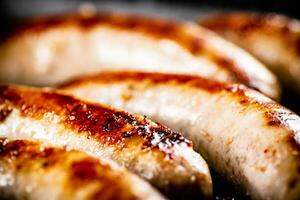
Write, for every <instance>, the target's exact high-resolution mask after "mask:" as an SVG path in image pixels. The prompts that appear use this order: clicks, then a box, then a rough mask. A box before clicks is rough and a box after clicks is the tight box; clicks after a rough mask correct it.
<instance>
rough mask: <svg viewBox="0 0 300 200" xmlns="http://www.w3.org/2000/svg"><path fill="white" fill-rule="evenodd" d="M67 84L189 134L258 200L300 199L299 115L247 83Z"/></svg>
mask: <svg viewBox="0 0 300 200" xmlns="http://www.w3.org/2000/svg"><path fill="white" fill-rule="evenodd" d="M61 89H64V90H65V92H66V93H68V94H73V95H76V96H77V97H80V98H82V99H85V100H90V101H93V102H102V103H107V104H110V105H114V106H116V107H118V108H122V109H126V110H129V111H131V112H135V113H139V114H143V115H147V116H149V117H150V118H152V119H153V120H157V121H160V122H161V123H164V124H166V125H167V126H169V127H171V128H173V129H174V130H177V131H180V132H182V133H183V135H184V136H186V137H187V138H189V139H191V140H192V141H193V143H194V148H195V149H196V150H197V151H199V152H200V153H201V155H203V157H204V158H205V159H206V160H207V161H208V163H209V165H210V166H211V167H212V168H213V169H214V170H215V171H217V172H218V173H220V174H221V175H223V176H225V177H226V178H227V179H228V180H229V181H230V182H231V183H233V184H234V185H235V186H236V187H237V188H238V189H240V190H243V191H244V192H245V193H247V194H249V195H250V196H251V197H252V198H253V199H274V200H285V199H291V200H292V199H295V200H296V199H298V198H299V195H300V171H299V169H300V162H299V161H300V146H299V142H300V119H299V117H298V116H297V115H296V114H294V113H293V112H291V111H290V110H288V109H286V108H284V107H282V106H280V105H279V104H277V103H275V102H274V101H272V100H270V99H269V98H267V97H265V96H263V95H261V94H260V93H258V92H255V91H253V90H251V89H248V88H246V87H245V86H243V85H239V84H225V83H220V82H216V81H213V80H209V79H205V78H200V77H193V76H185V75H171V74H158V73H138V72H136V73H134V72H119V73H113V72H112V73H102V74H99V75H95V76H90V77H86V78H78V79H77V80H73V81H71V82H69V83H66V84H65V85H64V86H62V87H61Z"/></svg>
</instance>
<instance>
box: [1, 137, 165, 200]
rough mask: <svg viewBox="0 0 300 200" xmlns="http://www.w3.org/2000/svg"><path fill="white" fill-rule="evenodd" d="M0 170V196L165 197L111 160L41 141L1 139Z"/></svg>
mask: <svg viewBox="0 0 300 200" xmlns="http://www.w3.org/2000/svg"><path fill="white" fill-rule="evenodd" d="M0 169H1V170H0V180H1V184H0V198H1V199H2V198H5V199H28V200H40V199H45V200H62V199H66V200H76V199H77V200H81V199H84V200H93V199H103V200H109V199H126V200H137V199H149V200H156V199H164V198H163V197H162V196H161V195H160V194H159V193H158V192H157V191H156V190H155V189H153V188H152V187H151V186H150V185H149V184H148V183H146V182H145V181H143V180H141V179H140V178H138V177H137V176H136V175H133V174H131V173H130V172H128V171H127V170H125V169H121V168H119V167H116V166H115V165H112V164H111V163H110V162H109V161H105V160H99V159H95V158H93V157H91V156H89V155H87V154H85V153H83V152H80V151H75V150H67V149H64V148H59V147H54V146H49V145H46V144H44V143H42V142H38V141H32V140H9V139H7V138H0Z"/></svg>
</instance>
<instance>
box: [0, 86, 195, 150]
mask: <svg viewBox="0 0 300 200" xmlns="http://www.w3.org/2000/svg"><path fill="white" fill-rule="evenodd" d="M0 98H1V99H2V100H4V101H8V102H9V103H10V104H12V105H14V106H16V107H17V108H18V109H19V110H20V111H21V113H22V115H24V116H27V117H33V118H42V117H44V116H45V114H49V113H50V114H52V115H53V114H56V115H59V116H60V124H62V125H64V126H67V127H69V128H71V129H72V130H74V129H75V130H77V132H78V133H79V134H81V135H82V133H84V134H85V136H86V137H89V138H94V139H96V140H97V141H99V142H100V143H102V144H104V145H115V146H116V147H118V148H123V147H124V146H126V144H127V142H129V141H130V140H128V139H129V138H130V137H133V136H134V137H135V138H138V139H139V140H141V142H142V145H143V147H144V148H157V149H160V150H161V151H162V152H164V153H165V154H166V155H169V156H171V154H172V152H171V150H172V147H173V146H174V145H176V144H178V145H186V146H191V142H190V141H189V140H186V139H185V138H184V137H183V136H182V135H181V134H179V133H177V132H173V131H171V130H170V129H168V128H166V127H165V126H163V125H160V124H156V125H152V124H151V123H150V121H149V120H148V119H146V118H143V119H140V118H138V117H137V116H133V115H131V114H129V113H126V112H123V111H118V110H113V109H111V108H109V107H106V106H102V105H100V104H92V103H85V102H83V101H80V100H77V99H74V98H72V97H70V96H66V95H61V94H58V93H55V92H52V91H48V92H46V91H45V92H42V91H40V90H34V89H29V88H28V89H18V88H17V87H2V88H0Z"/></svg>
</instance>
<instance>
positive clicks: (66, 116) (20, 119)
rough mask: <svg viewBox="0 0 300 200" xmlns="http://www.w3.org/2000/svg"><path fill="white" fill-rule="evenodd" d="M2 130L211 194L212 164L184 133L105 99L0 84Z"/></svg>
mask: <svg viewBox="0 0 300 200" xmlns="http://www.w3.org/2000/svg"><path fill="white" fill-rule="evenodd" d="M0 102H1V107H0V113H1V115H0V116H2V117H1V119H2V120H1V122H0V132H1V136H9V137H12V138H31V139H38V140H42V141H46V142H48V143H51V144H54V145H58V146H67V147H69V148H73V149H78V150H83V151H86V152H88V153H89V154H92V155H94V156H96V157H100V158H102V157H104V158H108V159H112V160H114V161H116V162H117V163H119V164H120V165H122V166H125V167H126V168H128V169H129V170H131V171H133V172H135V173H136V174H138V175H139V176H141V177H143V178H144V179H146V180H148V181H150V182H151V183H152V184H153V185H154V186H156V187H157V188H159V189H161V190H162V191H164V192H165V193H167V194H168V195H170V196H173V195H174V196H176V195H178V197H180V194H181V195H183V197H187V196H189V198H191V197H199V196H201V197H210V196H211V194H212V183H211V177H210V173H209V170H208V167H207V165H206V163H205V161H204V160H203V159H202V157H201V156H200V155H199V154H198V153H196V152H194V151H193V149H192V143H191V142H190V141H189V140H187V139H185V138H184V137H183V136H182V135H181V134H180V133H177V132H174V131H171V130H170V129H168V128H167V127H165V126H163V125H160V124H158V123H155V122H152V121H150V120H149V119H147V118H146V117H142V116H138V115H132V114H129V113H127V112H124V111H120V110H117V109H113V108H111V107H108V106H104V105H101V104H91V103H86V102H84V101H80V100H77V99H75V98H72V97H71V96H66V95H62V94H59V93H57V92H56V91H52V90H51V89H34V88H29V87H21V86H2V87H1V88H0Z"/></svg>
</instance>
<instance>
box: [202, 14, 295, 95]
mask: <svg viewBox="0 0 300 200" xmlns="http://www.w3.org/2000/svg"><path fill="white" fill-rule="evenodd" d="M199 23H200V24H201V25H202V26H204V27H206V28H209V29H211V30H213V31H215V32H217V33H218V34H220V35H221V36H223V37H225V38H226V39H228V40H230V41H232V42H234V43H235V44H237V45H239V46H241V47H242V48H244V49H246V50H247V51H249V52H250V53H251V54H253V55H254V56H255V57H256V58H258V59H259V60H261V61H262V62H263V63H264V64H265V65H266V66H267V67H268V68H269V69H270V70H271V71H272V72H274V73H275V74H276V75H277V76H278V78H279V80H280V81H282V83H283V85H285V87H286V88H288V89H289V90H290V89H294V90H295V91H297V93H298V94H299V93H300V82H299V76H300V61H299V60H300V59H299V58H300V48H299V47H300V45H299V44H300V22H299V20H296V19H291V18H288V17H286V16H283V15H279V14H275V13H251V12H232V13H220V14H216V15H212V16H208V17H206V18H203V19H201V20H199Z"/></svg>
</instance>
